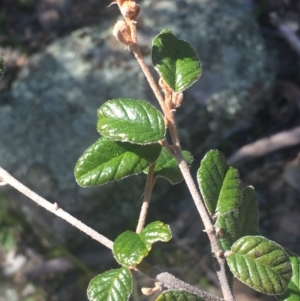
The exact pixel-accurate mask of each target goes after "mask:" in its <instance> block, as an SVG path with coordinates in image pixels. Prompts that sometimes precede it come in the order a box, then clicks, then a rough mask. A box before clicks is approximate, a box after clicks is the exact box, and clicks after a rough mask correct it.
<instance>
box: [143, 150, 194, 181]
mask: <svg viewBox="0 0 300 301" xmlns="http://www.w3.org/2000/svg"><path fill="white" fill-rule="evenodd" d="M182 155H183V158H184V160H185V161H186V162H187V164H188V165H189V166H191V164H192V162H193V156H192V155H191V153H190V152H188V151H183V152H182ZM148 171H149V169H148V168H147V169H146V170H145V172H146V173H148ZM154 176H156V177H162V178H165V179H167V180H168V181H169V182H170V183H171V184H173V185H175V184H178V183H180V182H181V181H182V180H183V176H182V173H181V171H180V169H179V167H178V164H177V161H176V159H175V158H174V157H172V156H171V155H170V154H169V152H168V151H167V150H166V149H165V148H163V149H162V151H161V153H160V155H159V157H158V159H157V161H156V164H155V169H154Z"/></svg>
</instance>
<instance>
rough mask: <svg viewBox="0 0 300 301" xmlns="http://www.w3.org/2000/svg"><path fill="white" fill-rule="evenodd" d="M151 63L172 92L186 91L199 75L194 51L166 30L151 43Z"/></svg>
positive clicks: (199, 70) (198, 62) (199, 69)
mask: <svg viewBox="0 0 300 301" xmlns="http://www.w3.org/2000/svg"><path fill="white" fill-rule="evenodd" d="M152 62H153V65H154V67H155V69H156V70H157V71H158V73H159V74H160V76H161V77H162V78H163V79H164V81H165V82H166V83H167V84H168V85H169V87H170V88H171V89H172V90H173V91H174V92H182V91H184V90H186V89H187V88H188V87H189V86H191V85H192V84H193V83H194V82H196V81H197V80H198V79H199V77H200V75H201V66H200V61H199V59H198V57H197V54H196V52H195V50H194V49H193V48H192V47H191V45H190V44H189V43H188V42H186V41H183V40H179V39H178V38H177V37H176V36H175V35H174V34H173V33H172V32H171V31H170V30H168V29H164V30H163V31H162V32H161V33H160V34H159V35H158V36H156V37H155V38H154V40H153V42H152Z"/></svg>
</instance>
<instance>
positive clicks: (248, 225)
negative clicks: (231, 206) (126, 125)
mask: <svg viewBox="0 0 300 301" xmlns="http://www.w3.org/2000/svg"><path fill="white" fill-rule="evenodd" d="M215 226H216V229H217V230H218V231H217V235H218V239H219V242H220V245H221V247H222V250H223V251H227V250H229V249H230V248H231V246H232V244H233V243H234V242H235V241H236V240H238V239H239V238H241V237H243V236H246V235H258V234H259V231H258V204H257V199H256V196H255V191H254V188H253V187H252V186H248V187H246V188H245V189H244V190H243V199H242V203H241V205H240V206H239V207H238V208H237V209H236V210H235V211H231V212H229V213H225V214H222V215H219V216H218V217H217V220H216V223H215Z"/></svg>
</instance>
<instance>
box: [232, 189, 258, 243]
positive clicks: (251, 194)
mask: <svg viewBox="0 0 300 301" xmlns="http://www.w3.org/2000/svg"><path fill="white" fill-rule="evenodd" d="M238 210H239V215H238V218H237V221H236V222H237V224H236V228H237V239H238V238H241V237H243V236H246V235H258V234H259V231H258V202H257V198H256V195H255V190H254V188H253V187H252V186H248V187H246V188H245V189H244V190H243V200H242V203H241V205H240V207H239V208H238Z"/></svg>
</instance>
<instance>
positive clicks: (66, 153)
mask: <svg viewBox="0 0 300 301" xmlns="http://www.w3.org/2000/svg"><path fill="white" fill-rule="evenodd" d="M250 9H251V8H250V7H248V6H247V5H244V4H241V3H240V1H238V0H228V1H222V0H218V1H208V0H197V1H196V0H195V1H192V0H186V1H174V0H169V1H155V2H154V1H144V2H143V3H142V14H141V16H140V19H139V22H138V25H139V29H140V36H139V39H140V41H141V44H142V51H143V53H144V54H145V55H146V60H147V61H148V62H149V61H150V58H149V55H150V53H151V48H150V47H151V46H150V44H151V39H152V38H153V37H154V36H155V35H156V34H158V33H159V32H160V31H161V30H162V29H163V28H170V29H171V30H173V31H174V33H176V34H177V35H178V36H179V37H180V38H182V39H185V40H188V41H189V42H190V43H191V44H192V45H193V46H194V48H195V49H196V50H197V52H198V53H199V57H200V58H201V61H202V65H203V75H202V78H201V80H200V81H199V82H198V83H197V84H195V85H194V86H193V87H191V88H190V89H189V90H188V91H187V92H186V94H185V100H184V103H183V104H182V107H181V108H179V109H178V120H179V122H180V124H181V125H182V126H185V127H184V128H183V129H182V130H181V136H182V138H183V140H184V141H185V143H186V145H189V146H191V145H192V143H193V139H195V137H197V144H198V143H199V142H201V141H200V140H199V139H200V136H199V133H202V135H203V138H205V139H209V138H211V137H212V133H217V134H220V133H223V132H224V131H227V130H228V129H232V128H233V126H234V125H235V123H236V122H237V123H239V122H241V121H243V122H245V121H249V120H251V116H252V115H253V113H254V112H255V111H256V110H257V108H258V107H259V105H260V104H261V103H262V102H263V100H264V99H265V98H266V95H267V93H268V91H269V88H270V84H271V82H272V73H271V72H270V71H269V70H268V63H267V58H266V57H267V55H266V53H265V50H264V46H263V42H262V40H261V37H260V34H259V30H258V27H257V24H256V22H255V18H254V16H253V14H252V12H251V10H250ZM113 21H114V20H113ZM112 26H113V22H111V24H102V25H100V26H97V27H93V28H83V29H80V30H77V31H75V32H73V33H72V34H71V35H69V36H67V37H65V38H63V39H61V40H58V41H55V42H54V43H53V44H51V45H50V46H49V47H48V48H47V49H46V50H45V51H44V52H41V53H39V54H36V55H33V56H32V57H31V58H30V61H29V64H28V65H27V66H26V67H24V68H23V70H22V71H21V72H20V74H19V76H18V78H17V80H16V81H15V83H14V86H13V89H12V92H11V97H12V100H11V102H10V103H7V102H5V104H4V105H2V107H0V129H1V134H0V142H1V144H2V145H1V148H0V165H1V166H3V167H4V168H6V169H8V170H9V172H11V173H12V174H13V175H15V176H16V177H17V178H18V179H20V180H21V181H23V182H25V184H27V185H29V186H30V187H31V188H32V189H33V190H36V191H37V192H38V193H40V194H41V195H42V196H44V197H46V198H48V199H49V200H51V201H53V202H57V203H58V204H59V205H60V206H61V207H62V208H64V209H65V210H67V211H70V212H71V213H72V214H75V215H76V216H77V217H79V218H80V219H81V220H83V221H86V222H88V223H89V225H91V226H94V227H95V228H96V229H97V230H99V231H101V232H102V233H104V234H107V233H109V231H111V232H110V233H111V237H112V238H114V237H115V236H114V235H116V234H117V233H119V232H120V229H124V227H122V225H126V226H125V228H126V229H134V225H135V223H136V218H137V216H138V209H137V208H138V207H139V206H140V202H139V200H140V196H141V194H142V191H143V186H144V182H145V178H144V177H143V176H137V177H131V178H128V179H126V180H125V181H122V182H118V183H111V184H107V185H104V186H102V187H100V188H88V189H83V188H80V187H78V185H77V184H76V182H75V180H74V176H73V169H74V165H75V163H76V161H77V159H78V158H79V156H80V155H81V154H82V153H83V152H84V150H85V149H86V148H87V147H88V146H89V145H91V144H92V143H93V142H94V141H96V139H98V137H99V134H98V133H97V131H96V122H97V117H96V110H97V109H98V108H99V107H100V105H101V104H102V103H103V102H104V101H106V100H108V99H113V98H119V97H126V98H136V99H146V100H149V101H152V102H153V103H155V102H154V97H153V93H152V92H151V91H150V89H149V87H148V85H147V84H146V81H145V78H144V76H143V75H142V74H141V72H140V69H139V67H138V66H137V63H136V61H135V60H134V58H133V56H132V54H131V53H129V52H128V51H126V50H124V47H123V46H122V45H120V44H118V43H117V42H116V41H115V39H114V38H113V37H112V36H111V32H112ZM204 133H205V135H204ZM161 183H162V184H161ZM158 185H161V186H160V187H156V189H155V191H159V192H158V193H157V195H156V199H159V197H160V198H162V196H165V197H166V195H165V194H166V191H167V189H168V187H169V186H168V185H166V183H165V182H163V181H158ZM164 187H167V188H164ZM26 206H28V205H26ZM170 206H171V205H170ZM32 210H33V211H32ZM23 211H24V212H25V214H29V210H27V209H26V208H25V209H24V208H23ZM30 212H33V213H31V217H29V219H31V220H32V219H33V218H34V219H36V218H39V219H40V223H39V225H44V226H45V224H48V227H49V231H50V232H51V231H52V232H55V233H57V234H60V235H62V236H63V237H64V239H65V241H66V242H69V243H71V244H73V245H76V244H78V243H79V242H80V241H82V237H81V236H80V235H78V234H75V233H78V231H77V230H74V229H71V227H68V226H66V225H65V223H64V222H62V221H61V220H58V219H56V218H53V217H52V216H50V215H49V214H47V213H45V211H44V210H43V209H41V208H37V207H36V206H33V207H32V208H31V211H30ZM155 218H159V216H156V217H155ZM41 227H42V226H41Z"/></svg>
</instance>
